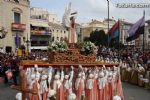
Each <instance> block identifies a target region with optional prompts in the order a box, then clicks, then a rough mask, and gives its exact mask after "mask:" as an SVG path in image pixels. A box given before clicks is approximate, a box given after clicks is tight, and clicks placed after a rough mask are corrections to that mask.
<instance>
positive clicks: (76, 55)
mask: <svg viewBox="0 0 150 100" xmlns="http://www.w3.org/2000/svg"><path fill="white" fill-rule="evenodd" d="M95 60H96V54H89V55H82V54H80V50H79V49H69V50H68V51H66V52H63V53H59V52H50V53H49V63H61V64H62V63H79V64H80V63H81V64H83V63H94V62H95Z"/></svg>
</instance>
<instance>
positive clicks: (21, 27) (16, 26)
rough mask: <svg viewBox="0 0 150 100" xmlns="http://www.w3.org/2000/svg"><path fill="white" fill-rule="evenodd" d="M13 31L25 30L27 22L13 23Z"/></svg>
mask: <svg viewBox="0 0 150 100" xmlns="http://www.w3.org/2000/svg"><path fill="white" fill-rule="evenodd" d="M11 28H12V31H24V30H25V29H26V24H20V23H12V24H11Z"/></svg>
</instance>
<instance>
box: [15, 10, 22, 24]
mask: <svg viewBox="0 0 150 100" xmlns="http://www.w3.org/2000/svg"><path fill="white" fill-rule="evenodd" d="M20 21H21V18H20V13H17V12H14V22H15V23H20Z"/></svg>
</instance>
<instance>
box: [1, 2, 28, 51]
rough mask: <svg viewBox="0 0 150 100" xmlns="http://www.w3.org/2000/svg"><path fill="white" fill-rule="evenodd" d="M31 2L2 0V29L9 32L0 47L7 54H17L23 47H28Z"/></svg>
mask: <svg viewBox="0 0 150 100" xmlns="http://www.w3.org/2000/svg"><path fill="white" fill-rule="evenodd" d="M29 14H30V1H29V0H0V28H1V27H3V28H5V29H6V30H7V34H6V37H5V38H3V39H0V47H1V48H3V51H6V52H11V51H13V52H15V51H16V49H18V48H20V47H21V45H25V46H26V47H27V46H28V45H27V43H26V40H27V39H28V38H30V35H28V34H29V33H30V19H29V18H30V15H29Z"/></svg>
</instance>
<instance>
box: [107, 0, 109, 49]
mask: <svg viewBox="0 0 150 100" xmlns="http://www.w3.org/2000/svg"><path fill="white" fill-rule="evenodd" d="M107 6H108V31H109V0H107ZM108 47H109V34H108Z"/></svg>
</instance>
